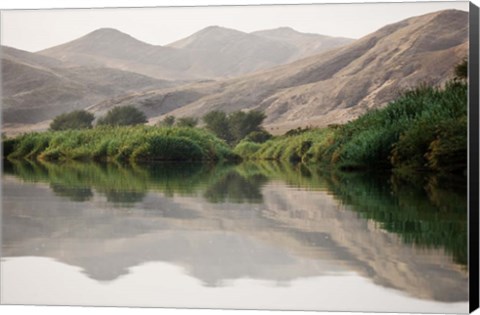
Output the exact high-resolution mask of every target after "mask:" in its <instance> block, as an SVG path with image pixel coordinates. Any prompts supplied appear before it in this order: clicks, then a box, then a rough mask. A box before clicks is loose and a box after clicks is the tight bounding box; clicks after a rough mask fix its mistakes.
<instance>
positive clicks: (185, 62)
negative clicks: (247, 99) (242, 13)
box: [39, 26, 345, 80]
mask: <svg viewBox="0 0 480 315" xmlns="http://www.w3.org/2000/svg"><path fill="white" fill-rule="evenodd" d="M267 33H268V32H267ZM298 36H299V37H301V36H302V34H301V33H298ZM315 38H316V40H317V41H319V40H320V41H321V42H322V43H324V44H322V45H323V46H324V47H325V48H333V47H337V46H340V45H342V44H344V43H345V42H344V41H337V40H336V39H331V38H330V37H328V36H320V35H318V36H316V37H315ZM299 45H300V44H298V43H295V44H293V43H290V40H287V39H282V40H279V39H272V38H269V37H268V36H257V35H255V34H248V33H244V32H240V31H236V30H232V29H227V28H223V27H219V26H210V27H207V28H205V29H202V30H200V31H198V32H196V33H195V34H192V35H191V36H189V37H187V38H184V39H181V40H179V41H177V42H174V43H171V44H170V45H168V46H158V45H150V44H147V43H144V42H141V41H139V40H137V39H135V38H133V37H131V36H130V35H127V34H125V33H122V32H120V31H118V30H115V29H109V28H104V29H99V30H96V31H94V32H91V33H89V34H87V35H85V36H83V37H81V38H79V39H76V40H74V41H71V42H68V43H65V44H62V45H59V46H56V47H52V48H49V49H46V50H43V51H40V52H39V53H40V54H42V55H44V56H49V57H53V58H57V59H60V60H62V61H65V62H69V63H72V64H76V65H82V66H103V67H109V68H116V69H121V70H126V71H132V72H137V73H140V74H144V75H147V76H150V77H154V78H160V79H168V80H198V79H212V78H227V77H233V76H237V75H241V74H246V73H249V72H253V71H257V70H261V69H267V68H270V67H272V66H277V65H280V64H286V63H288V62H290V61H293V60H298V59H300V58H301V57H303V56H304V51H303V48H302V49H301V48H299V47H298V46H299ZM306 49H307V48H306ZM307 50H308V49H307Z"/></svg>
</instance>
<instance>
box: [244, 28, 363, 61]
mask: <svg viewBox="0 0 480 315" xmlns="http://www.w3.org/2000/svg"><path fill="white" fill-rule="evenodd" d="M251 34H254V35H257V36H260V37H264V38H268V39H271V40H276V41H282V42H285V43H288V44H290V45H293V46H295V48H296V49H297V51H296V53H295V55H294V56H293V58H292V61H294V60H298V59H301V58H305V57H309V56H312V55H315V54H319V53H321V52H324V51H327V50H330V49H332V48H335V47H340V46H344V45H346V44H349V43H351V42H353V41H354V40H353V39H350V38H344V37H330V36H325V35H319V34H309V33H301V32H298V31H296V30H294V29H292V28H291V27H279V28H275V29H271V30H264V31H257V32H253V33H251Z"/></svg>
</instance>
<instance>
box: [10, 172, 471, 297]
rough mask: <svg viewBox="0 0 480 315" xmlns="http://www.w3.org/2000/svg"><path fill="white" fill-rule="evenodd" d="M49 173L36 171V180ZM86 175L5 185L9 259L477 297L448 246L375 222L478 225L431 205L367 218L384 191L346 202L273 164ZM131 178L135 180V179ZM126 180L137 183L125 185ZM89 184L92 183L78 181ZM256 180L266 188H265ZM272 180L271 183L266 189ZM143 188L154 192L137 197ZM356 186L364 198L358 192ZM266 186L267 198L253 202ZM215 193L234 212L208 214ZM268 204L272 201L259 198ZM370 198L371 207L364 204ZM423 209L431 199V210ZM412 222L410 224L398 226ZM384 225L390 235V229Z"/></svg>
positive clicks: (109, 274)
mask: <svg viewBox="0 0 480 315" xmlns="http://www.w3.org/2000/svg"><path fill="white" fill-rule="evenodd" d="M38 167H39V166H38V165H31V166H30V169H31V170H32V169H35V168H38ZM55 167H61V169H56V168H55ZM82 167H85V168H86V169H83V170H82V171H79V170H80V169H81V168H79V166H77V168H74V169H75V170H76V171H75V172H73V174H75V175H74V176H73V174H72V173H71V174H70V175H68V176H67V173H68V169H69V167H68V166H66V165H64V166H59V165H56V166H43V171H44V172H45V171H46V172H47V176H40V175H38V174H45V173H42V172H37V173H35V174H36V175H35V176H36V177H35V178H33V175H32V174H30V175H29V176H27V175H26V174H27V173H21V172H20V171H19V170H20V169H19V166H18V165H17V166H15V168H14V169H12V168H9V167H8V165H7V167H6V172H7V174H8V173H10V174H15V175H17V176H20V177H21V178H24V179H29V180H30V181H44V182H48V183H50V185H51V187H56V188H55V189H56V190H54V189H50V188H48V186H46V185H43V184H34V183H20V182H19V181H18V180H17V179H15V178H13V177H12V176H6V177H5V178H4V185H3V189H4V191H3V194H4V196H5V197H4V201H3V202H4V204H3V209H4V213H3V220H4V225H3V228H4V229H3V231H4V232H3V239H4V244H3V250H4V255H5V256H7V257H8V256H32V255H35V256H48V257H52V258H55V259H57V260H60V261H63V262H66V263H68V264H71V265H76V266H80V267H82V268H83V269H84V271H85V273H86V274H87V275H88V276H89V277H91V278H94V279H97V280H112V279H115V278H117V277H119V276H121V275H123V274H126V273H128V269H129V268H130V267H133V266H136V265H139V264H142V263H145V262H148V261H167V262H172V263H175V264H177V265H181V266H183V267H184V268H185V269H186V270H187V271H188V273H190V274H191V275H192V276H194V277H196V278H198V279H200V280H202V281H203V282H204V284H206V285H213V286H218V285H223V284H225V281H227V280H229V279H239V278H245V277H250V278H255V279H266V280H272V281H276V282H288V281H291V280H293V279H297V278H299V277H310V276H317V275H325V274H329V273H332V272H342V271H350V270H353V271H355V272H357V273H359V274H361V275H363V276H365V277H367V278H369V279H372V280H373V281H374V282H375V283H377V284H379V285H382V286H384V287H390V288H397V289H400V290H403V291H405V292H407V293H408V294H410V295H412V296H415V297H419V298H426V299H434V300H440V301H464V300H466V298H467V291H466V287H467V286H466V283H467V274H466V272H465V271H464V270H463V269H462V268H461V267H459V266H458V265H456V264H455V263H453V262H452V260H451V258H450V256H449V255H447V254H445V252H444V250H442V248H445V246H443V245H442V244H437V245H438V246H437V247H439V248H438V249H434V248H430V247H432V246H430V245H431V244H430V245H429V246H427V247H429V248H430V249H429V248H422V246H420V245H421V243H416V242H411V243H413V244H417V245H413V246H412V245H409V243H407V244H405V242H406V241H408V239H407V238H405V237H404V236H403V234H402V230H401V229H398V230H395V231H394V232H395V233H397V234H395V233H389V232H386V230H389V227H388V226H386V225H385V223H382V222H389V221H388V220H386V218H384V219H383V221H382V220H381V218H375V221H374V220H369V218H372V215H370V214H369V213H380V212H379V210H378V211H377V210H375V209H380V208H381V207H380V204H383V209H384V214H385V216H387V215H390V216H392V212H395V211H396V212H401V211H404V212H405V216H406V217H407V218H410V219H411V220H412V222H416V221H415V220H419V221H422V222H426V224H429V225H432V226H435V224H434V223H435V222H436V221H435V220H436V219H435V218H437V219H439V218H440V219H441V220H438V222H439V224H440V225H439V226H441V224H443V223H442V222H447V221H448V220H451V225H453V226H454V225H460V227H461V226H462V222H463V224H466V221H465V220H463V221H462V216H461V215H454V216H452V215H449V213H450V212H449V211H446V212H444V213H443V214H442V216H443V219H442V218H441V217H440V216H438V214H434V213H432V211H434V207H433V206H432V205H430V207H431V208H428V207H425V205H428V204H429V202H428V199H425V198H423V199H421V198H420V197H418V196H417V197H416V198H417V199H415V198H406V197H405V198H403V199H398V198H397V197H391V198H390V199H388V198H386V197H385V198H386V200H380V199H378V200H377V201H378V204H376V205H375V204H370V205H369V206H368V207H367V206H366V205H362V204H361V201H362V200H366V199H368V198H370V197H371V196H376V195H375V194H378V196H384V195H382V194H381V193H380V192H379V191H377V190H375V188H374V186H372V187H370V188H369V189H370V190H365V192H370V195H366V194H364V192H362V191H361V189H360V188H361V185H362V182H361V181H355V180H353V179H350V180H349V181H347V182H344V183H342V186H341V187H343V188H344V189H345V191H344V192H338V191H335V189H339V187H340V186H335V182H334V181H333V180H330V179H329V180H327V179H326V178H322V177H321V174H319V173H318V172H314V171H311V170H309V169H303V170H301V171H300V169H293V168H288V167H286V166H278V165H277V166H274V165H268V164H267V165H260V166H258V165H257V166H256V167H254V166H252V165H250V166H249V165H240V166H238V167H236V168H235V169H232V167H227V168H217V169H212V168H208V167H205V166H198V168H196V167H197V166H195V167H194V168H193V169H189V170H188V171H185V172H182V171H180V170H178V173H177V174H178V176H179V178H178V179H174V178H170V179H168V176H167V174H169V173H168V172H170V173H171V174H174V172H173V171H172V170H173V169H174V167H173V166H170V167H167V169H170V171H166V170H164V169H162V168H157V169H156V170H149V171H147V170H145V169H137V170H132V169H122V168H120V169H115V168H114V167H110V168H109V171H108V172H110V173H108V172H106V171H105V169H103V170H102V168H101V167H100V168H96V169H95V172H93V171H92V170H90V169H89V168H92V167H99V166H92V165H91V166H82ZM279 167H281V168H280V169H279ZM184 168H185V167H184ZM21 169H22V170H25V166H22V168H21ZM41 169H42V168H41ZM54 170H57V171H54ZM60 170H61V172H60ZM128 172H132V174H135V175H134V176H131V178H130V177H129V175H128V174H129V173H128ZM142 172H143V174H144V177H141V174H142ZM232 172H233V173H232ZM22 174H23V175H22ZM60 174H63V175H64V176H63V177H65V178H64V179H61V178H62V177H61V176H60ZM106 174H109V175H106ZM119 174H121V175H122V176H125V182H122V181H121V180H120V178H122V176H120V175H119ZM152 174H157V175H152ZM160 174H163V175H160ZM54 175H55V176H57V175H58V176H59V177H55V176H54ZM94 176H98V178H95V177H94ZM172 176H173V175H172ZM66 177H68V178H69V180H68V181H67V180H66ZM173 177H174V176H173ZM79 178H84V180H82V181H77V182H75V180H73V179H79ZM86 178H88V180H90V181H91V182H90V183H88V180H86ZM135 178H137V181H138V183H135V182H134V179H135ZM152 178H156V179H155V180H152ZM252 178H260V179H262V180H261V181H260V182H259V183H257V186H255V185H254V183H255V181H253V180H252ZM266 178H270V182H268V183H266ZM280 178H283V179H282V180H279V179H280ZM162 179H163V180H162ZM167 179H168V180H167ZM94 181H95V183H93V182H94ZM230 181H233V182H230ZM235 181H237V182H235ZM182 182H183V186H184V188H183V189H182V188H181V187H182ZM284 182H287V185H285V184H284ZM54 183H55V185H54ZM80 183H82V184H80ZM100 183H102V184H101V185H100ZM107 183H109V184H107ZM134 183H135V185H138V187H141V188H142V189H137V188H138V187H136V188H135V185H133V184H134ZM167 183H168V184H167ZM248 183H250V184H251V185H253V186H252V187H250V188H248V189H246V190H244V192H245V194H244V197H241V196H242V195H240V197H239V195H230V193H231V191H233V190H234V189H229V188H228V187H240V186H242V185H246V184H248ZM62 184H63V186H62ZM352 184H353V185H357V186H358V189H356V190H355V189H353V188H354V186H349V185H352ZM58 185H60V186H58ZM113 185H116V186H114V187H116V190H117V191H118V192H132V191H133V192H142V193H143V197H142V198H140V199H138V200H137V199H135V201H134V202H135V203H134V204H132V203H128V202H124V201H125V200H123V201H119V202H110V201H109V200H108V195H107V194H106V193H105V191H107V188H109V187H110V188H111V187H112V186H113ZM127 185H130V186H127ZM140 185H141V186H140ZM329 186H330V189H329V190H327V189H326V187H329ZM58 187H64V188H63V190H62V189H60V190H59V188H58ZM68 187H70V188H71V187H77V189H79V188H78V187H83V190H80V192H81V194H79V195H81V196H87V197H85V198H83V199H82V198H77V199H74V198H71V195H68V194H67V195H66V194H65V191H66V189H68ZM127 187H129V189H126V188H127ZM174 187H175V188H174ZM215 187H216V188H215ZM254 187H256V188H257V191H255V190H253V191H251V190H252V189H254ZM302 187H303V188H302ZM87 188H89V189H90V190H89V191H90V193H91V195H90V194H89V193H86V191H87V190H85V189H87ZM134 188H135V189H134ZM167 188H168V189H167ZM59 191H61V192H62V193H63V194H62V193H59ZM67 191H68V190H67ZM158 191H160V193H159V192H158ZM209 191H210V193H212V192H215V191H218V192H219V197H218V198H214V199H213V200H214V201H222V202H216V203H206V202H205V201H208V200H209V194H207V192H209ZM332 191H333V192H335V195H333V194H332ZM347 191H350V193H349V194H348V193H347ZM257 193H258V194H259V196H261V199H258V198H256V197H255V196H258V195H257ZM362 194H363V196H364V197H366V198H363V199H362V198H361V196H362ZM246 195H250V196H254V198H252V199H248V198H247V196H246ZM25 196H29V198H28V199H26V198H25ZM65 196H67V197H65ZM75 196H78V195H75ZM378 196H377V197H378ZM128 200H130V199H127V201H128ZM415 200H417V201H418V200H423V204H418V202H417V201H415ZM246 201H247V202H250V203H245V202H246ZM339 201H341V202H339ZM380 201H381V202H380ZM241 202H243V203H241ZM251 202H254V203H251ZM416 202H417V204H418V208H419V209H420V210H421V209H423V210H422V211H423V212H416V210H415V208H414V207H413V206H412V205H414V204H416ZM342 203H343V204H347V205H342ZM132 205H134V207H133V206H132ZM358 205H359V206H358ZM395 205H396V208H395V207H394V206H395ZM399 205H402V207H400V206H399ZM120 206H121V207H120ZM352 210H353V211H352ZM366 210H369V211H370V212H368V211H366ZM365 213H367V214H368V215H365ZM365 216H366V218H363V217H365ZM403 219H405V217H402V216H401V215H400V214H398V216H397V217H394V218H393V221H392V222H394V223H392V222H390V224H394V225H395V224H398V222H401V220H403ZM376 222H380V223H376ZM395 222H396V223H395ZM380 224H381V225H382V227H383V229H379V228H378V225H380ZM422 228H425V226H422ZM410 230H411V232H412V231H413V230H414V229H410ZM416 233H417V234H415V233H413V234H412V235H420V236H422V232H421V231H417V232H416ZM423 233H424V234H428V233H429V231H424V232H423ZM420 239H421V237H420Z"/></svg>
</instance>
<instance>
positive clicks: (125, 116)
mask: <svg viewBox="0 0 480 315" xmlns="http://www.w3.org/2000/svg"><path fill="white" fill-rule="evenodd" d="M146 122H147V116H145V114H144V113H143V112H142V111H140V110H139V109H137V108H135V107H133V106H119V107H114V108H112V109H111V110H109V111H108V112H107V114H106V115H105V116H104V117H101V118H99V119H98V122H97V125H99V126H101V125H107V126H133V125H141V124H144V123H146Z"/></svg>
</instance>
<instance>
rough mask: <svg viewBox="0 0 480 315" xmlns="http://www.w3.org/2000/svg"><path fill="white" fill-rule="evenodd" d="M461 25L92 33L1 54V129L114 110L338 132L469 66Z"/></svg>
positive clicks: (458, 19)
mask: <svg viewBox="0 0 480 315" xmlns="http://www.w3.org/2000/svg"><path fill="white" fill-rule="evenodd" d="M467 15H468V13H467V12H463V11H458V10H446V11H439V12H435V13H431V14H426V15H423V16H418V17H413V18H409V19H406V20H403V21H400V22H398V23H395V24H391V25H387V26H385V27H383V28H381V29H379V30H377V31H376V32H374V33H372V34H370V35H367V36H365V37H363V38H360V39H357V40H353V39H346V38H334V37H328V36H323V35H316V34H304V33H300V32H297V31H295V30H293V29H291V28H288V27H281V28H277V29H272V30H265V31H257V32H253V33H244V32H240V31H236V30H232V29H226V28H222V27H219V26H211V27H207V28H205V29H203V30H200V31H198V32H197V33H195V34H193V35H191V36H189V37H187V38H184V39H181V40H178V41H176V42H174V43H171V44H169V45H166V46H155V45H150V44H147V43H144V42H141V41H139V40H137V39H135V38H133V37H131V36H129V35H127V34H124V33H122V32H120V31H117V30H114V29H99V30H97V31H94V32H92V33H90V34H87V35H85V36H83V37H81V38H79V39H76V40H73V41H71V42H68V43H65V44H62V45H60V46H56V47H51V48H49V49H46V50H42V51H39V52H36V53H29V52H26V51H21V50H17V49H14V48H10V47H2V78H3V86H2V89H3V95H2V102H3V119H4V126H3V127H4V128H3V129H4V132H6V133H7V134H17V133H19V132H23V131H28V130H45V129H46V128H48V124H49V122H50V121H51V119H52V118H53V117H55V116H56V115H58V114H61V113H65V112H69V111H72V110H76V109H88V111H90V112H92V113H94V114H95V115H96V116H99V115H102V114H104V113H105V112H106V111H108V110H109V109H111V108H113V107H115V106H120V105H133V106H135V107H137V108H139V109H140V110H142V111H143V112H144V113H145V114H146V115H147V117H148V119H149V123H151V124H153V123H156V122H157V121H159V120H161V119H163V117H165V115H167V114H168V115H174V116H177V117H182V116H194V117H201V116H203V115H204V114H205V113H207V112H209V111H211V110H222V111H225V112H232V111H236V110H251V109H259V110H262V111H264V112H265V113H266V115H267V118H266V120H265V124H264V125H265V126H266V127H267V130H268V131H269V132H272V133H277V134H278V133H283V132H285V131H287V130H289V129H291V128H296V127H299V126H326V125H328V124H334V123H343V122H346V121H349V120H351V119H354V118H356V117H358V116H359V115H360V114H362V113H364V112H366V111H367V110H368V109H371V108H378V107H382V106H384V105H385V104H386V103H388V102H389V101H391V100H392V99H394V98H395V97H397V96H398V95H399V93H400V92H402V91H404V90H406V89H408V88H410V87H413V86H417V85H418V84H420V83H423V82H425V83H429V84H434V85H441V84H442V83H444V82H446V81H447V80H449V79H451V78H452V75H453V74H452V69H453V68H454V66H455V65H456V64H458V63H459V62H460V61H461V60H462V59H463V58H465V57H466V56H467V48H468V23H467V21H468V18H467Z"/></svg>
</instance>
